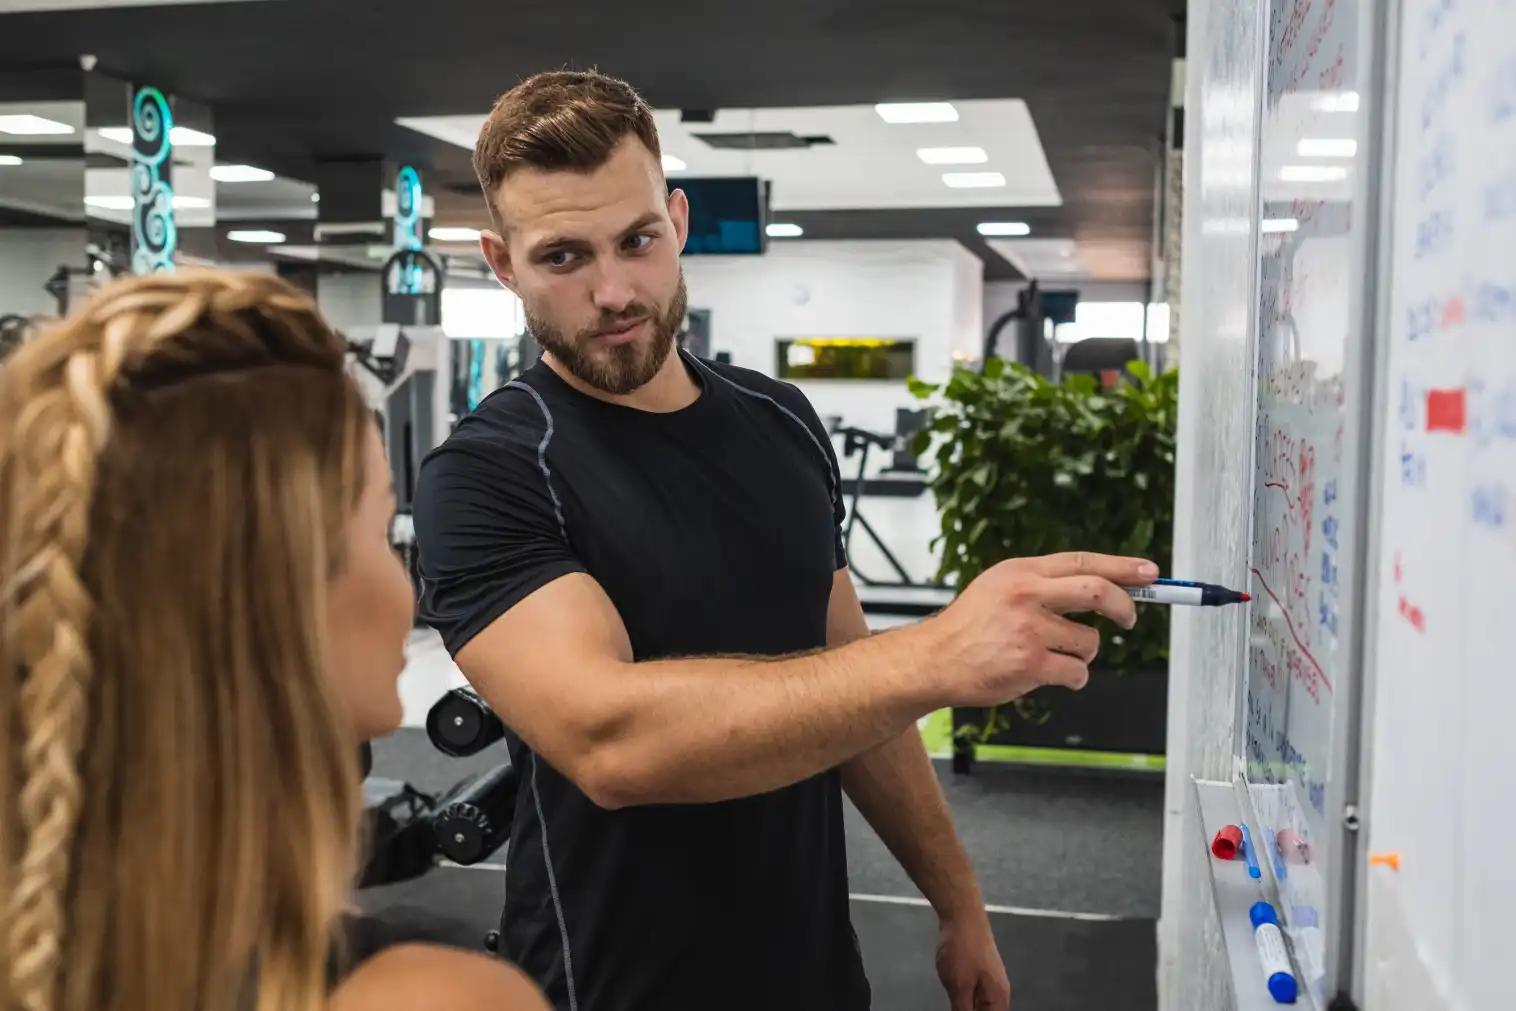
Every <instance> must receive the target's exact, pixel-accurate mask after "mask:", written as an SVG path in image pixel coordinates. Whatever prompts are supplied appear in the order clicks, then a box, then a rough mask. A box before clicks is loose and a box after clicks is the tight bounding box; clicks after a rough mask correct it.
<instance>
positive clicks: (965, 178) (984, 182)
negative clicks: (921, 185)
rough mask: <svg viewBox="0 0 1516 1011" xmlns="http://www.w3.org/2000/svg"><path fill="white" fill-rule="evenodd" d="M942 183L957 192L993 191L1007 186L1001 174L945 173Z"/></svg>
mask: <svg viewBox="0 0 1516 1011" xmlns="http://www.w3.org/2000/svg"><path fill="white" fill-rule="evenodd" d="M942 181H943V182H944V183H947V184H948V185H949V186H951V187H952V188H953V189H955V190H981V189H993V188H994V187H996V186H1004V185H1005V176H1003V175H1001V174H1000V173H999V172H944V173H943V175H942Z"/></svg>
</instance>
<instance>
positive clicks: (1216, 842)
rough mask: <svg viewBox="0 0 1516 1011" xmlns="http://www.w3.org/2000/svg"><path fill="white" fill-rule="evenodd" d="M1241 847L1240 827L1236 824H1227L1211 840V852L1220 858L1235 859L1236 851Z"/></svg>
mask: <svg viewBox="0 0 1516 1011" xmlns="http://www.w3.org/2000/svg"><path fill="white" fill-rule="evenodd" d="M1241 848H1242V829H1240V828H1238V827H1237V826H1236V825H1228V826H1227V827H1226V828H1224V829H1222V830H1221V831H1220V832H1217V833H1216V838H1215V839H1212V840H1211V852H1212V853H1214V854H1216V856H1217V858H1218V859H1221V860H1236V859H1237V851H1238V850H1239V849H1241Z"/></svg>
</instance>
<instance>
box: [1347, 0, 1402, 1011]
mask: <svg viewBox="0 0 1516 1011" xmlns="http://www.w3.org/2000/svg"><path fill="white" fill-rule="evenodd" d="M1371 10H1372V11H1373V15H1372V17H1373V24H1372V26H1371V34H1370V35H1369V43H1368V44H1369V52H1370V54H1371V59H1373V60H1374V63H1373V65H1372V77H1371V79H1370V88H1371V89H1372V90H1371V91H1370V94H1371V95H1372V96H1374V97H1373V99H1372V100H1371V102H1370V112H1369V115H1370V117H1371V119H1370V120H1369V122H1368V124H1367V126H1366V129H1365V131H1364V136H1365V140H1366V141H1367V143H1368V144H1369V145H1370V150H1369V151H1368V152H1366V158H1365V164H1367V165H1369V166H1371V169H1372V171H1371V172H1370V173H1367V175H1369V176H1370V177H1371V178H1369V179H1366V180H1365V187H1366V189H1367V191H1368V192H1367V198H1368V199H1370V200H1372V201H1373V203H1372V204H1371V205H1370V207H1369V208H1368V212H1367V213H1366V214H1365V220H1366V221H1369V222H1371V223H1372V225H1373V229H1374V230H1373V233H1372V235H1373V242H1374V250H1373V252H1374V256H1373V259H1372V261H1371V262H1372V270H1370V271H1369V272H1368V273H1369V275H1370V276H1371V277H1372V278H1373V282H1372V286H1371V290H1370V292H1369V295H1370V296H1371V298H1368V299H1366V300H1365V303H1364V304H1365V306H1366V307H1371V308H1372V310H1373V317H1372V324H1373V325H1372V329H1369V330H1366V336H1368V337H1369V338H1370V339H1371V340H1372V349H1373V352H1374V353H1373V359H1372V362H1371V363H1370V366H1371V367H1370V369H1369V370H1368V372H1367V374H1366V376H1365V380H1366V381H1367V383H1368V396H1369V410H1370V419H1371V424H1370V427H1369V430H1368V432H1367V433H1366V434H1367V435H1368V440H1367V442H1368V444H1369V459H1368V465H1367V466H1366V467H1363V468H1361V473H1362V476H1363V478H1364V480H1365V481H1366V482H1367V484H1366V485H1365V486H1364V491H1365V492H1366V494H1365V495H1363V496H1362V499H1363V502H1364V504H1365V508H1366V511H1367V515H1366V516H1364V517H1362V519H1361V521H1360V524H1359V526H1358V530H1359V532H1360V533H1361V535H1362V538H1363V546H1362V549H1361V550H1359V551H1358V552H1357V555H1358V557H1356V558H1355V562H1356V563H1357V568H1356V569H1355V572H1356V576H1355V591H1356V594H1357V601H1356V602H1355V603H1357V604H1358V605H1359V607H1360V613H1361V615H1362V617H1361V619H1360V620H1358V621H1356V622H1354V634H1355V636H1357V642H1356V643H1355V653H1356V657H1355V658H1356V660H1357V664H1356V668H1357V674H1356V676H1355V678H1354V687H1353V690H1354V692H1355V693H1356V695H1357V705H1356V706H1355V707H1354V708H1355V710H1356V715H1357V723H1356V725H1355V726H1354V727H1353V728H1352V732H1353V741H1352V751H1351V752H1350V754H1351V756H1352V760H1353V762H1354V763H1355V764H1354V768H1353V773H1354V776H1353V784H1354V787H1355V789H1356V795H1355V797H1354V799H1353V801H1352V802H1353V804H1354V806H1355V807H1356V809H1357V813H1358V822H1359V827H1358V832H1357V839H1356V846H1355V847H1354V848H1353V849H1352V850H1351V852H1353V853H1354V856H1355V858H1356V859H1355V862H1354V866H1353V867H1352V868H1351V870H1352V874H1351V875H1343V880H1344V883H1345V884H1344V887H1350V888H1351V889H1352V892H1351V896H1350V897H1351V900H1352V907H1351V908H1352V916H1351V917H1350V918H1344V919H1343V920H1342V921H1340V922H1338V923H1337V924H1336V926H1337V931H1338V938H1339V944H1341V945H1342V946H1343V947H1344V948H1345V949H1346V951H1347V952H1348V954H1349V956H1350V957H1349V958H1348V959H1347V960H1346V964H1344V962H1343V960H1342V959H1341V958H1339V959H1338V961H1337V962H1335V963H1333V964H1332V965H1330V966H1329V972H1330V973H1331V975H1330V977H1329V978H1330V979H1331V981H1332V982H1333V984H1334V985H1335V986H1336V988H1337V992H1338V993H1346V995H1347V997H1348V999H1349V1000H1350V1001H1352V1002H1353V1003H1354V1004H1356V1005H1357V1006H1359V1007H1362V1006H1363V1004H1364V1001H1365V1000H1366V992H1365V986H1366V982H1367V979H1366V973H1365V970H1366V962H1365V956H1366V953H1367V950H1368V933H1367V932H1368V903H1367V899H1368V894H1369V880H1368V874H1369V869H1370V868H1369V863H1368V860H1367V857H1366V854H1367V849H1368V839H1369V828H1370V822H1371V820H1372V818H1373V810H1372V804H1371V803H1370V800H1371V798H1372V796H1373V780H1374V763H1373V742H1374V735H1373V733H1372V729H1373V725H1374V714H1375V705H1376V700H1377V695H1378V677H1377V675H1376V674H1375V668H1376V664H1375V659H1376V656H1375V654H1376V646H1375V643H1376V641H1377V638H1378V626H1379V611H1378V606H1377V604H1378V600H1379V588H1380V567H1381V563H1382V558H1381V556H1380V548H1379V545H1380V543H1381V535H1382V534H1383V515H1384V509H1383V500H1384V486H1385V480H1386V477H1385V475H1386V472H1387V470H1386V465H1385V462H1384V454H1383V453H1381V452H1380V451H1379V450H1380V447H1381V446H1382V445H1383V441H1384V439H1385V437H1386V436H1385V433H1386V430H1387V427H1388V423H1389V411H1388V406H1387V405H1388V404H1389V402H1390V397H1389V357H1390V356H1389V354H1388V353H1387V347H1388V342H1389V340H1390V335H1391V328H1390V322H1389V321H1390V319H1391V300H1392V286H1391V285H1390V284H1389V283H1386V279H1389V278H1391V277H1393V276H1394V275H1393V268H1394V261H1395V241H1394V239H1395V227H1394V207H1395V201H1394V199H1393V196H1394V188H1395V184H1396V176H1395V160H1396V159H1395V151H1396V143H1397V137H1396V129H1395V127H1396V117H1395V116H1394V115H1393V114H1392V110H1393V109H1394V108H1395V107H1396V105H1397V103H1398V101H1399V92H1400V87H1399V64H1400V27H1401V26H1400V21H1401V12H1402V3H1401V0H1386V2H1385V3H1376V4H1372V5H1371ZM1349 881H1350V884H1348V883H1347V882H1349Z"/></svg>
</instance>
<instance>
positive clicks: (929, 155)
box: [916, 147, 990, 165]
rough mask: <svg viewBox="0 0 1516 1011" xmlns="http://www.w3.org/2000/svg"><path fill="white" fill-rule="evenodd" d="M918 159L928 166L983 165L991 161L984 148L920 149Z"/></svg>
mask: <svg viewBox="0 0 1516 1011" xmlns="http://www.w3.org/2000/svg"><path fill="white" fill-rule="evenodd" d="M916 157H917V158H920V159H921V160H922V161H924V162H926V163H927V164H928V165H983V164H984V163H985V162H987V161H989V160H990V156H989V155H988V154H986V153H985V150H984V148H982V147H920V148H917V149H916Z"/></svg>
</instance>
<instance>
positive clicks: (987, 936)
mask: <svg viewBox="0 0 1516 1011" xmlns="http://www.w3.org/2000/svg"><path fill="white" fill-rule="evenodd" d="M937 976H938V978H940V979H941V980H942V986H943V988H944V989H946V990H947V992H948V999H949V1000H950V1001H951V1002H952V1011H1007V1009H1008V1008H1010V1006H1011V981H1010V978H1009V977H1008V976H1006V974H1005V963H1004V962H1003V961H1001V958H1000V950H999V949H998V948H996V947H995V935H994V934H993V933H991V932H990V920H989V917H988V916H987V915H985V913H984V912H983V910H979V911H976V912H970V913H966V914H964V915H962V916H960V917H958V918H957V919H954V920H944V921H943V922H942V929H941V932H940V933H939V934H938V938H937Z"/></svg>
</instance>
